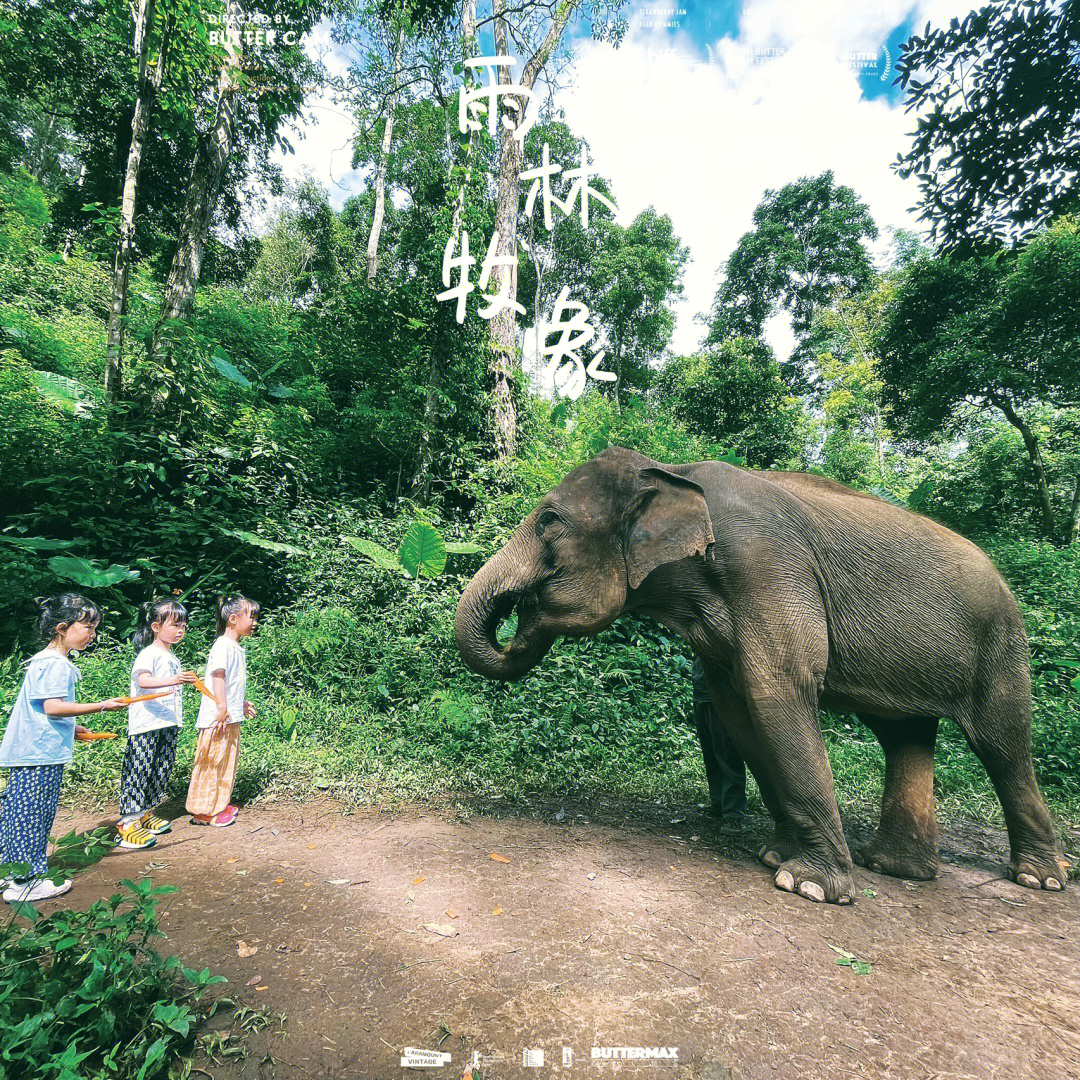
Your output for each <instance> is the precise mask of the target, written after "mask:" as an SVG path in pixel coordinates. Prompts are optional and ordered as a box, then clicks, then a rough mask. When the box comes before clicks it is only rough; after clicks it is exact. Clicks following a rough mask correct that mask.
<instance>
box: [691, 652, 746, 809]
mask: <svg viewBox="0 0 1080 1080" xmlns="http://www.w3.org/2000/svg"><path fill="white" fill-rule="evenodd" d="M691 677H692V679H693V681H694V722H695V723H696V724H697V730H698V738H699V739H700V740H701V756H702V757H703V758H704V759H705V777H706V779H707V780H708V781H709V808H708V809H707V810H706V811H705V812H706V813H707V814H709V815H710V816H711V817H718V818H722V819H723V820H725V821H739V820H741V819H742V817H743V816H744V815H745V814H746V765H745V763H744V762H743V759H742V757H740V755H739V752H738V750H736V749H735V746H734V745H733V743H732V742H731V739H729V738H728V735H727V733H726V732H725V731H724V729H723V725H722V724H720V723H719V722H717V717H716V710H715V708H714V706H713V703H712V698H710V697H709V688H708V686H707V685H706V683H705V669H704V667H703V666H702V663H701V660H700V659H699V658H698V657H696V656H695V657H694V667H693V672H692V674H691Z"/></svg>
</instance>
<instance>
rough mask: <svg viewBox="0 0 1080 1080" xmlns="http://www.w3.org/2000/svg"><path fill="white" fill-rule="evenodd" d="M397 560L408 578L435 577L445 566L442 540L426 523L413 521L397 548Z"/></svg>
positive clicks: (444, 548) (444, 546) (444, 550)
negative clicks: (422, 575) (399, 560)
mask: <svg viewBox="0 0 1080 1080" xmlns="http://www.w3.org/2000/svg"><path fill="white" fill-rule="evenodd" d="M398 558H399V559H401V565H402V566H404V567H405V572H406V573H407V574H408V575H409V577H413V578H415V577H419V576H420V575H421V573H423V574H424V575H425V576H426V577H435V576H437V575H438V574H441V573H442V572H443V568H444V567H445V566H446V545H445V544H444V543H443V538H442V537H441V536H440V535H439V534H438V532H437V531H436V530H435V529H434V528H432V526H430V525H429V524H428V523H427V522H426V521H414V522H413V523H412V524H411V525H410V526H409V531H408V532H407V533H406V534H405V539H404V540H402V541H401V547H399V548H398Z"/></svg>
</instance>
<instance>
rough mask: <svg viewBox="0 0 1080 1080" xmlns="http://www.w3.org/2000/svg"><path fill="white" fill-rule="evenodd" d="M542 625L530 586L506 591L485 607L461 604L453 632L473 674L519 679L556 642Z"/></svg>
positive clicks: (489, 600) (476, 604)
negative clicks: (474, 672)
mask: <svg viewBox="0 0 1080 1080" xmlns="http://www.w3.org/2000/svg"><path fill="white" fill-rule="evenodd" d="M463 600H464V597H463ZM542 624H543V618H542V611H541V607H540V600H539V597H538V596H537V592H536V589H535V588H532V587H529V588H524V589H520V588H519V589H508V590H504V591H502V592H500V593H498V594H497V595H496V596H493V597H490V598H489V599H488V601H487V603H486V604H485V603H483V602H482V601H478V602H476V603H462V604H461V605H459V609H458V616H457V618H456V619H455V623H454V630H455V634H456V636H457V640H458V647H459V649H460V650H461V655H462V656H463V657H464V659H465V662H466V663H467V664H468V665H469V667H471V668H472V669H473V670H474V671H476V672H477V673H478V674H481V675H485V676H486V677H488V678H496V679H516V678H519V677H520V676H521V675H523V674H525V672H526V671H528V670H529V669H530V668H532V667H535V666H536V664H538V663H539V662H540V661H541V660H542V659H543V657H544V655H545V654H546V653H547V651H548V649H550V648H551V646H552V644H553V642H554V640H555V636H556V635H554V634H552V633H550V632H548V631H546V630H544V628H543V625H542Z"/></svg>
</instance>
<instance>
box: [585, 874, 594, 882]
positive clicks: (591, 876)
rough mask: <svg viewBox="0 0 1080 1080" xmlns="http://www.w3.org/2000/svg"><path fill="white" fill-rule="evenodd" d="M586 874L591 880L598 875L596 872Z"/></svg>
mask: <svg viewBox="0 0 1080 1080" xmlns="http://www.w3.org/2000/svg"><path fill="white" fill-rule="evenodd" d="M585 876H586V877H587V878H588V879H589V880H590V881H592V880H593V879H594V878H595V877H596V875H595V874H586V875H585Z"/></svg>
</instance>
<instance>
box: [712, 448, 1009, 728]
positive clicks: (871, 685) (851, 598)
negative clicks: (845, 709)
mask: <svg viewBox="0 0 1080 1080" xmlns="http://www.w3.org/2000/svg"><path fill="white" fill-rule="evenodd" d="M719 464H720V463H714V467H713V468H709V469H706V470H703V472H702V473H701V474H700V475H701V476H702V479H704V480H706V481H708V480H709V479H711V480H713V481H714V482H717V481H719V482H724V480H725V478H727V479H730V480H734V481H735V482H736V483H737V484H738V485H739V487H740V489H741V490H740V495H739V500H738V503H739V507H740V509H742V510H744V511H745V510H746V508H752V507H753V505H754V504H755V501H760V502H762V503H767V505H768V509H767V511H766V512H765V514H764V516H763V520H767V522H768V524H767V525H766V526H765V527H766V529H767V531H768V532H769V533H775V532H776V531H777V530H783V529H787V530H788V531H789V535H788V536H787V537H786V538H785V539H786V541H787V542H788V543H787V545H786V550H788V551H790V550H791V547H790V542H791V541H792V540H794V541H795V542H796V543H797V545H798V549H799V550H803V551H805V556H806V557H807V558H808V559H810V560H811V561H812V563H813V566H814V571H815V576H816V577H817V582H818V587H819V588H820V591H821V598H822V602H823V606H824V611H825V618H826V622H827V624H828V628H827V629H828V639H829V661H828V672H827V675H826V683H827V685H828V687H829V689H830V690H832V691H834V692H835V693H837V694H840V695H842V696H845V697H846V698H847V699H848V700H855V701H861V702H862V703H863V704H864V705H866V706H868V707H878V708H879V711H883V710H884V708H885V698H887V697H891V696H894V695H896V693H897V692H898V691H899V690H900V688H901V687H903V692H902V693H901V694H900V696H902V697H903V698H905V699H906V700H907V701H908V702H909V703H918V706H920V707H925V708H926V709H927V710H928V714H929V713H933V712H935V711H937V710H940V711H939V712H938V713H937V714H938V715H946V714H947V712H946V709H947V707H948V703H949V701H950V699H952V698H953V697H954V695H964V694H965V692H967V691H968V690H969V689H970V688H969V687H967V686H966V685H965V683H966V682H968V680H969V679H970V678H971V677H972V675H973V673H974V671H975V670H976V668H977V667H978V666H979V656H980V653H981V651H982V649H983V647H984V645H983V643H984V642H986V641H987V640H988V639H992V638H997V637H999V636H1000V635H1002V634H1004V635H1005V636H1007V637H1018V639H1022V638H1023V619H1022V616H1021V614H1020V610H1019V607H1018V606H1017V604H1016V601H1015V599H1014V598H1013V596H1012V594H1011V592H1010V591H1009V589H1008V586H1007V585H1006V584H1005V582H1004V580H1003V579H1002V577H1001V575H1000V574H999V573H998V571H997V569H996V568H995V567H994V565H993V563H992V562H991V561H990V559H989V558H988V557H987V556H986V554H985V553H984V552H983V551H981V550H980V549H979V548H978V547H977V546H976V545H975V544H973V543H971V542H970V541H969V540H966V539H965V538H964V537H962V536H960V535H958V534H957V533H954V532H952V531H951V530H949V529H946V528H945V527H944V526H942V525H939V524H937V522H934V521H931V520H930V519H929V518H926V517H923V516H922V515H920V514H915V513H913V512H911V511H909V510H905V509H904V508H902V507H898V506H895V505H893V504H892V503H889V502H886V501H885V500H883V499H878V498H877V497H876V496H873V495H866V494H863V493H861V492H856V491H853V490H852V489H850V488H846V487H844V486H843V485H842V484H838V483H836V482H835V481H832V480H829V479H828V478H826V477H819V476H816V475H814V474H806V473H772V472H769V473H755V472H751V471H750V470H737V471H738V472H739V473H741V476H739V477H734V476H733V475H732V474H721V473H720V472H718V470H717V469H716V467H715V466H716V465H719ZM727 468H729V469H730V468H733V466H728V467H727ZM721 528H722V526H721ZM714 531H715V528H714Z"/></svg>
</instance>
